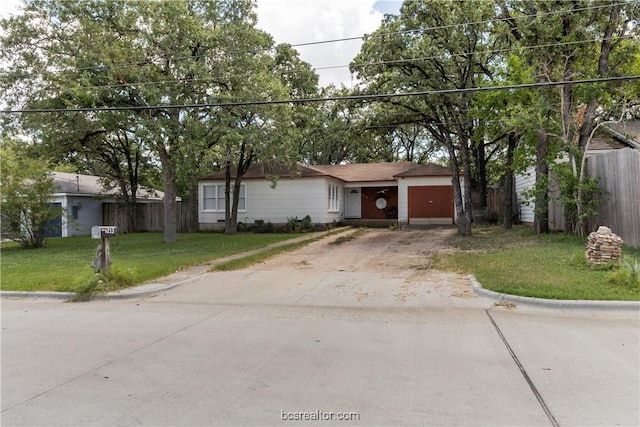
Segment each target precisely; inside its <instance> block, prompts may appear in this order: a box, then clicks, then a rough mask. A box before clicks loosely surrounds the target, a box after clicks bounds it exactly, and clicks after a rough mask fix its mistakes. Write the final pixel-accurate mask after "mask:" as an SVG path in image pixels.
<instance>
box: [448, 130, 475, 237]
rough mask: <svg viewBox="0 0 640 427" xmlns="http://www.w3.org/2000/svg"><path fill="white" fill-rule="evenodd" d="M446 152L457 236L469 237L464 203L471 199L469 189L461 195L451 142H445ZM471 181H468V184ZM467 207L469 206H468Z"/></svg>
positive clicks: (454, 152) (468, 212) (468, 214)
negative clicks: (456, 223) (449, 164)
mask: <svg viewBox="0 0 640 427" xmlns="http://www.w3.org/2000/svg"><path fill="white" fill-rule="evenodd" d="M446 146H447V150H448V151H449V161H450V162H451V172H452V173H453V176H452V177H451V183H452V184H453V197H454V200H455V208H456V219H457V221H458V234H459V235H461V236H470V235H471V218H470V212H471V211H470V210H468V211H467V210H465V203H466V200H467V197H468V198H469V199H471V193H470V191H469V187H467V188H465V189H464V190H465V194H464V196H463V194H462V187H461V185H460V169H459V168H458V159H457V156H456V150H455V147H454V145H453V142H452V141H447V142H446ZM464 181H465V185H466V183H467V179H466V177H465V179H464ZM470 181H471V179H469V182H470ZM469 206H471V205H470V204H469Z"/></svg>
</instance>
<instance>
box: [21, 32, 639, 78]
mask: <svg viewBox="0 0 640 427" xmlns="http://www.w3.org/2000/svg"><path fill="white" fill-rule="evenodd" d="M620 39H622V40H630V39H634V37H621V38H620ZM601 41H602V39H592V40H578V41H571V42H558V43H547V44H540V45H529V46H518V47H512V48H508V49H493V50H484V51H478V52H464V53H453V54H450V55H451V57H461V56H468V55H472V54H495V53H507V52H513V51H518V50H520V49H538V48H551V47H556V46H571V45H577V44H585V43H599V42H601ZM439 58H441V55H433V56H425V57H414V58H403V59H393V60H388V61H372V62H367V63H364V64H357V65H356V67H357V68H364V67H368V66H374V65H385V64H401V63H406V62H410V61H427V60H431V59H439ZM350 66H351V65H350V64H347V65H335V66H329V67H316V68H313V69H314V70H327V69H335V68H348V67H350ZM253 74H254V73H252V72H249V71H247V72H245V73H240V74H227V75H220V76H215V77H208V78H206V79H200V78H191V79H171V80H169V79H168V80H160V81H147V82H130V83H129V82H127V83H118V84H105V85H95V86H80V88H82V89H105V88H107V89H108V88H129V87H135V86H151V85H162V84H169V83H178V84H183V83H200V82H211V81H217V80H223V79H228V78H232V77H234V78H237V77H247V76H250V75H253ZM19 76H20V77H21V78H28V77H31V78H34V77H37V75H33V74H27V73H25V74H20V75H19Z"/></svg>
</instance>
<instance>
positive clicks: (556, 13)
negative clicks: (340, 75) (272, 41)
mask: <svg viewBox="0 0 640 427" xmlns="http://www.w3.org/2000/svg"><path fill="white" fill-rule="evenodd" d="M626 4H628V3H627V2H622V3H615V4H604V5H594V6H585V7H582V8H575V9H564V10H557V11H551V12H543V13H537V14H529V15H518V16H511V17H509V18H505V17H500V18H492V19H487V20H481V21H469V22H461V23H455V24H447V25H438V26H432V27H425V28H420V29H413V30H402V31H390V32H386V33H379V34H378V35H382V36H384V35H395V34H409V33H415V32H421V31H434V30H443V29H451V28H456V27H461V26H468V25H478V24H489V23H492V22H505V21H512V20H516V19H525V18H538V17H545V16H551V15H559V14H563V13H575V12H582V11H588V10H596V9H602V8H608V7H615V6H624V5H626ZM365 37H367V35H366V34H365V35H362V36H352V37H343V38H336V39H329V40H318V41H313V42H303V43H295V44H290V45H289V46H291V47H305V46H315V45H322V44H329V43H339V42H345V41H354V40H362V39H364V38H365ZM273 49H274V47H273V46H271V47H264V48H251V49H237V50H230V51H227V52H222V54H235V53H255V52H258V51H269V50H273ZM217 54H221V53H220V52H217ZM208 56H209V55H207V54H202V55H184V56H174V57H168V58H159V59H157V60H152V59H151V60H145V61H136V62H122V63H116V64H113V65H112V66H106V65H105V64H104V63H103V64H101V65H96V66H92V67H79V68H77V70H80V71H88V70H106V69H108V68H113V67H124V66H129V65H148V64H152V63H154V62H155V61H167V60H169V61H180V60H189V59H199V58H204V57H208ZM339 67H346V66H336V67H331V68H339ZM317 69H320V68H317ZM322 69H328V68H322Z"/></svg>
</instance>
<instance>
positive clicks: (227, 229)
mask: <svg viewBox="0 0 640 427" xmlns="http://www.w3.org/2000/svg"><path fill="white" fill-rule="evenodd" d="M232 210H233V209H232V205H231V161H230V160H227V164H226V165H225V168H224V234H235V232H236V231H237V226H236V224H234V223H232V222H231V211H232Z"/></svg>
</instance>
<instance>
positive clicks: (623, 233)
mask: <svg viewBox="0 0 640 427" xmlns="http://www.w3.org/2000/svg"><path fill="white" fill-rule="evenodd" d="M586 172H587V173H588V174H589V176H593V177H596V176H598V177H600V188H601V189H602V190H604V191H605V200H604V202H603V203H602V204H601V205H600V206H599V207H598V214H597V216H596V217H595V218H593V220H591V221H589V226H590V229H597V228H598V226H599V225H606V226H607V227H609V228H611V230H612V231H613V232H614V233H616V234H617V235H619V236H620V237H622V239H623V240H624V241H625V243H626V244H628V245H631V246H636V247H640V151H638V150H633V149H631V148H625V149H621V150H614V151H612V152H610V153H604V154H598V155H595V156H590V157H589V158H588V159H587V169H586Z"/></svg>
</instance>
